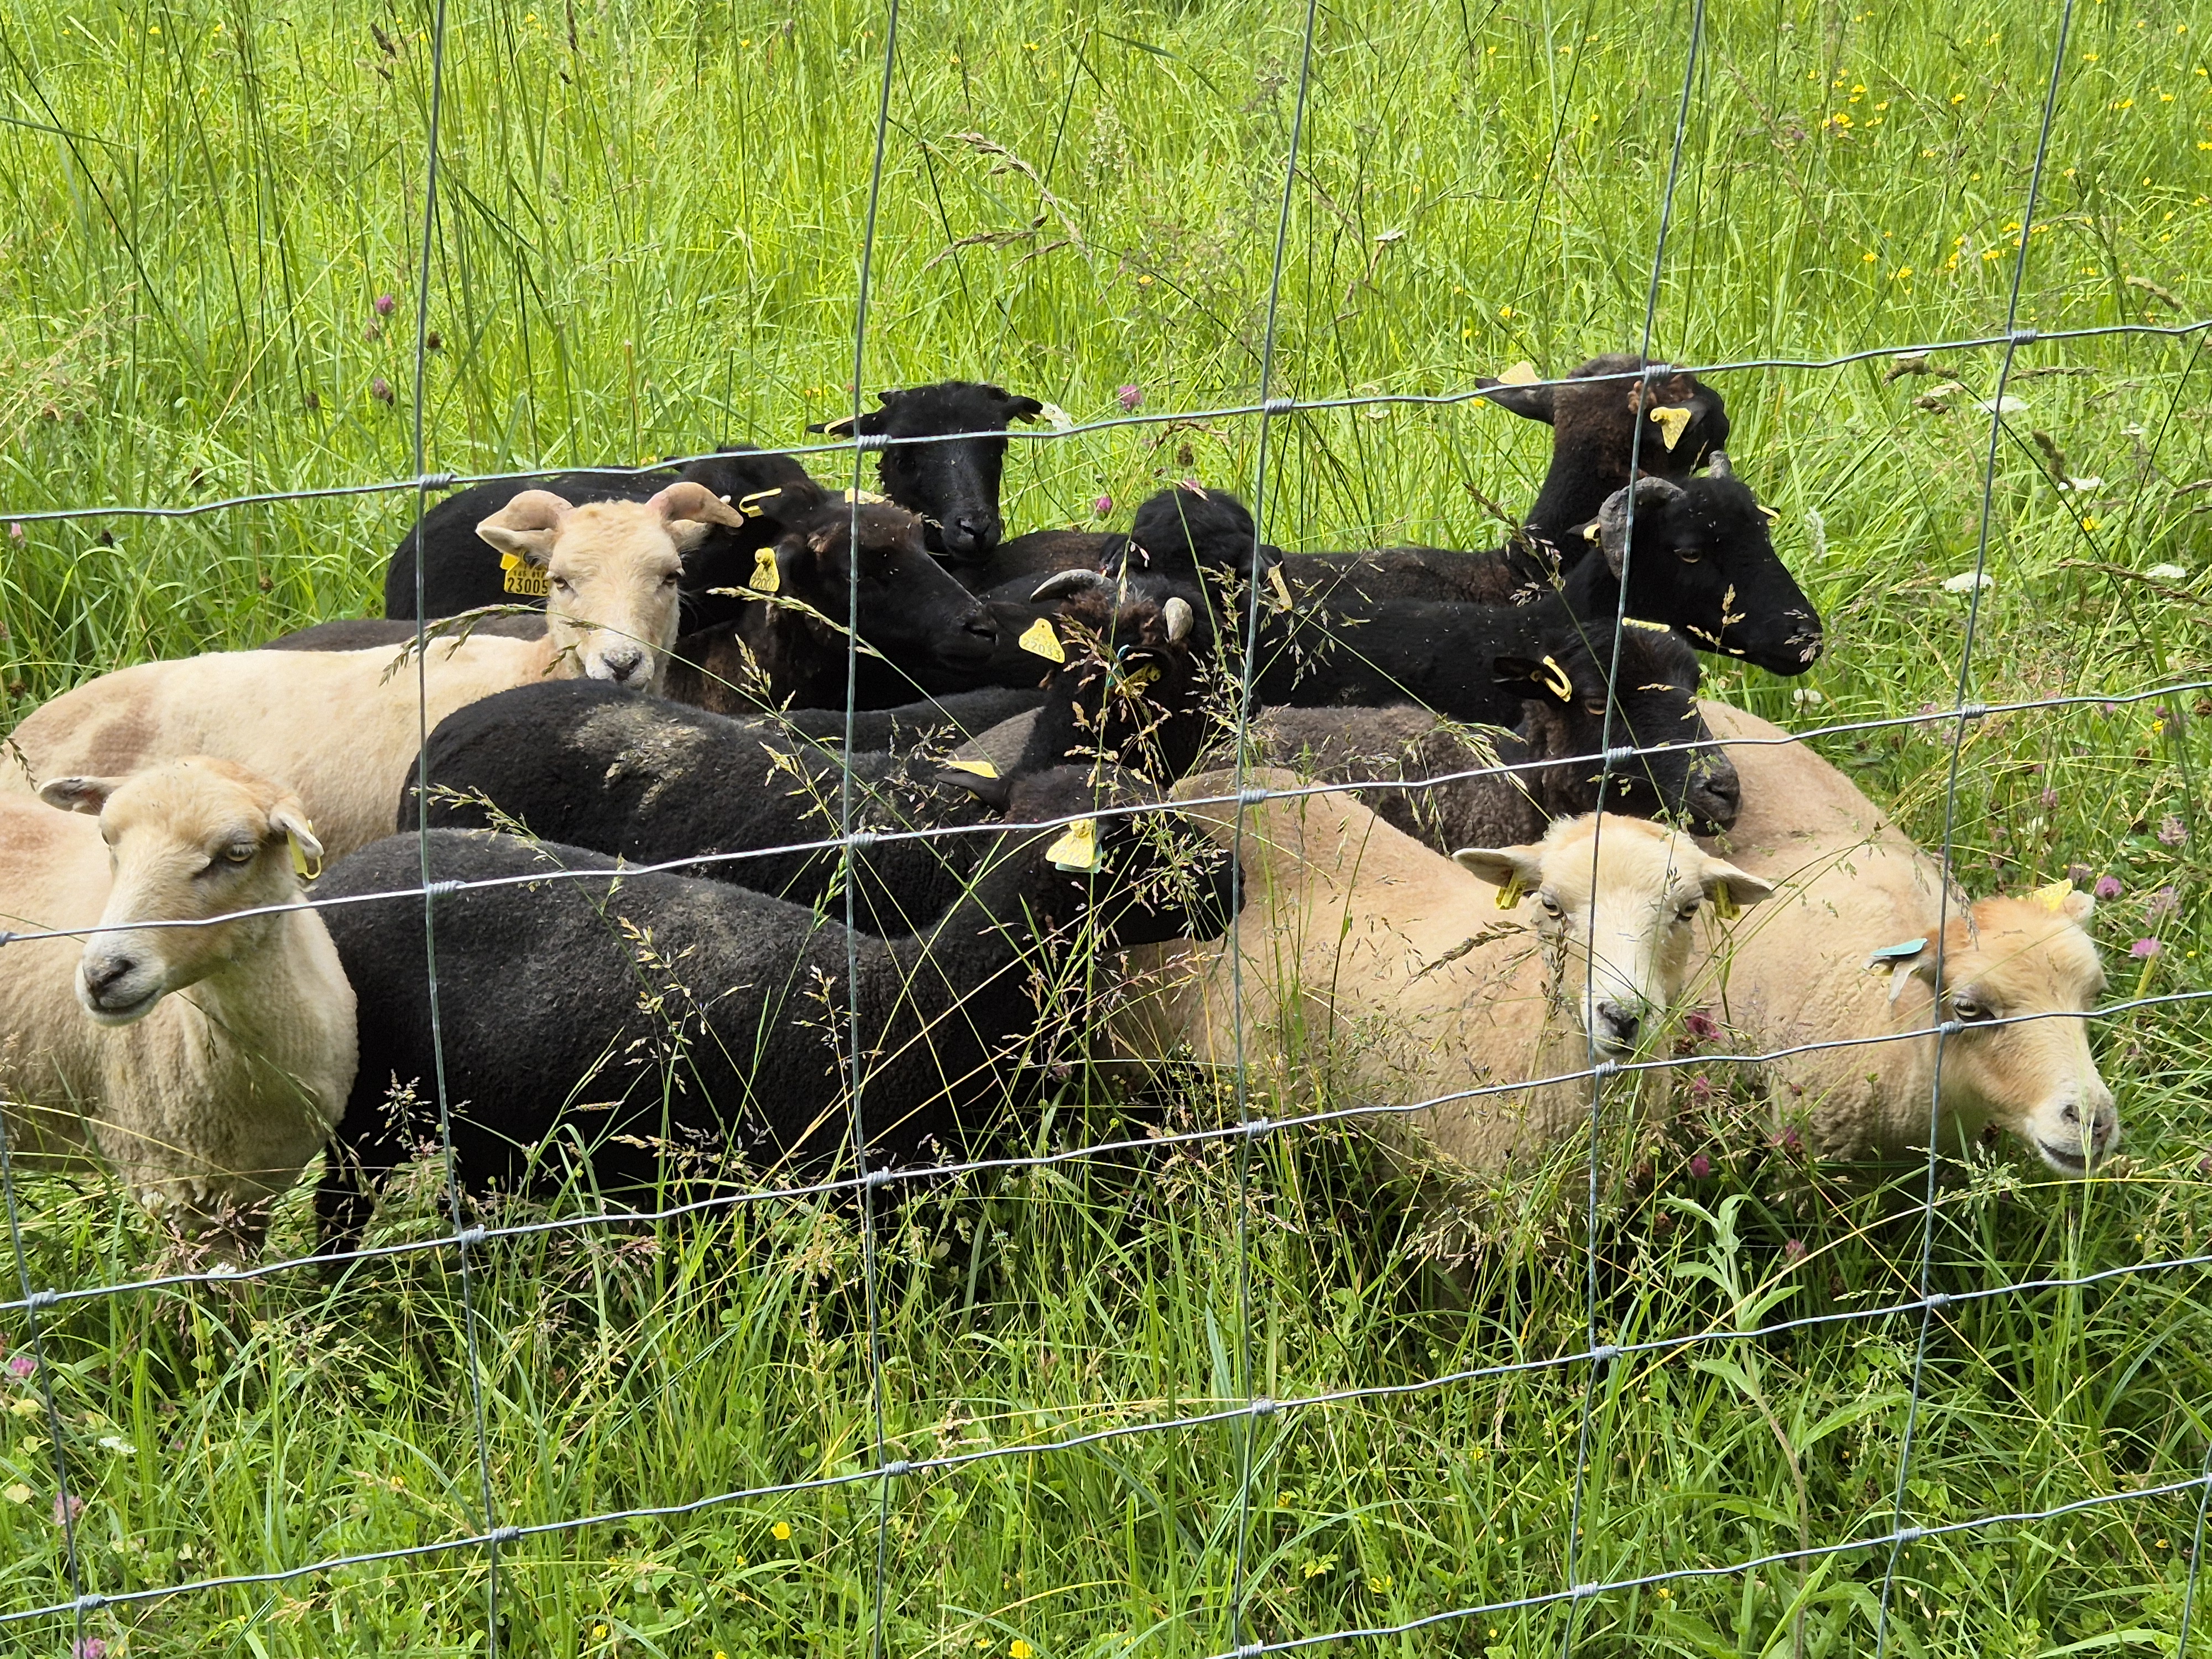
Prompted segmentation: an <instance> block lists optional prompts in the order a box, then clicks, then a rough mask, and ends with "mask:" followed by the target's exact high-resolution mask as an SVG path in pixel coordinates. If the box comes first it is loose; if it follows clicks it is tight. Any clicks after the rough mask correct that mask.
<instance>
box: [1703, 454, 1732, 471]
mask: <svg viewBox="0 0 2212 1659" xmlns="http://www.w3.org/2000/svg"><path fill="white" fill-rule="evenodd" d="M1705 459H1707V460H1708V461H1709V462H1710V463H1711V465H1712V472H1713V477H1716V478H1733V477H1735V468H1734V467H1733V466H1731V465H1729V458H1728V451H1726V450H1725V449H1716V450H1715V451H1713V453H1711V455H1709V456H1707V457H1706V458H1705Z"/></svg>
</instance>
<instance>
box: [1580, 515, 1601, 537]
mask: <svg viewBox="0 0 2212 1659" xmlns="http://www.w3.org/2000/svg"><path fill="white" fill-rule="evenodd" d="M1601 533H1603V532H1601V531H1600V530H1599V529H1598V527H1597V520H1595V519H1592V520H1590V521H1589V523H1588V524H1586V525H1584V526H1583V540H1584V541H1586V542H1594V541H1595V540H1596V539H1597V538H1598V537H1599V536H1600V535H1601Z"/></svg>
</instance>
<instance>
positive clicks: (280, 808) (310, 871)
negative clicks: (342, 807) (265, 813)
mask: <svg viewBox="0 0 2212 1659" xmlns="http://www.w3.org/2000/svg"><path fill="white" fill-rule="evenodd" d="M269 829H270V840H272V841H273V840H275V839H276V836H283V837H284V838H285V840H287V841H289V842H291V844H292V872H293V873H294V874H295V875H296V876H298V877H299V878H300V879H301V881H313V879H314V878H316V877H317V876H319V875H321V874H322V873H323V843H322V842H321V840H320V839H319V837H318V836H316V834H315V826H314V825H313V824H312V823H309V822H308V821H307V807H306V806H305V805H302V804H301V800H300V798H299V797H298V796H297V795H286V796H285V797H284V798H283V799H281V800H279V801H278V802H277V803H276V805H274V806H272V807H270V809H269Z"/></svg>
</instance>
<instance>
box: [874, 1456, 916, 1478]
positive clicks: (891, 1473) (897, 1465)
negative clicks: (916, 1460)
mask: <svg viewBox="0 0 2212 1659" xmlns="http://www.w3.org/2000/svg"><path fill="white" fill-rule="evenodd" d="M881 1473H882V1474H883V1475H884V1478H885V1479H886V1480H896V1479H897V1478H898V1477H899V1476H900V1475H902V1474H913V1473H914V1465H913V1464H911V1463H909V1462H907V1460H906V1459H905V1458H903V1457H898V1458H894V1459H892V1460H891V1461H890V1462H888V1463H886V1464H884V1467H883V1468H882V1470H881Z"/></svg>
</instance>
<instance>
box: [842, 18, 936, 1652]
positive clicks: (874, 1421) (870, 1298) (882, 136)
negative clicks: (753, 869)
mask: <svg viewBox="0 0 2212 1659" xmlns="http://www.w3.org/2000/svg"><path fill="white" fill-rule="evenodd" d="M898 21H899V0H884V70H883V78H882V81H881V83H880V84H879V85H878V88H877V90H876V131H875V147H874V149H873V151H872V155H871V156H870V159H869V163H868V205H867V219H866V223H865V224H864V225H863V226H862V228H861V232H860V293H859V295H858V297H857V299H856V301H855V302H854V313H853V404H852V413H853V424H852V428H851V430H852V434H853V439H854V443H853V474H852V477H853V483H852V492H851V498H850V501H849V505H850V507H851V509H852V510H851V511H850V512H849V513H848V514H847V515H846V520H845V525H846V560H845V562H846V566H847V580H846V589H845V741H844V744H843V747H842V752H841V753H840V754H839V755H838V757H837V834H838V836H839V839H840V840H842V842H844V846H845V859H844V873H845V1018H846V1024H847V1026H848V1031H847V1042H848V1049H847V1053H848V1058H847V1062H846V1064H847V1071H846V1075H847V1078H848V1083H849V1085H850V1088H849V1095H848V1100H849V1109H850V1111H851V1114H852V1129H851V1136H852V1146H853V1167H854V1174H855V1175H856V1176H858V1177H859V1180H860V1280H861V1291H860V1293H861V1297H862V1299H863V1301H864V1302H865V1304H866V1316H867V1324H868V1409H869V1415H870V1419H871V1425H870V1426H871V1431H872V1434H873V1437H874V1442H873V1443H874V1447H875V1466H876V1468H877V1469H878V1471H883V1470H884V1444H885V1440H886V1437H885V1434H884V1340H883V1315H882V1307H881V1287H880V1285H879V1284H878V1272H879V1269H880V1263H879V1262H878V1260H877V1254H876V1194H875V1185H874V1183H873V1182H871V1181H870V1180H869V1174H870V1171H869V1169H868V1126H867V1119H866V1114H865V1112H864V1111H863V1109H862V1107H861V1100H862V1097H863V1096H864V1094H865V1093H866V1082H867V1079H866V1073H865V1071H864V1069H863V1068H864V1066H865V1064H866V1054H865V1053H864V1051H863V1049H862V1047H861V1042H860V917H859V914H858V910H857V908H856V907H857V904H858V902H859V900H858V895H859V892H860V860H861V854H860V849H859V848H856V847H855V846H854V844H853V726H854V721H855V720H856V719H857V718H858V717H859V708H860V494H861V476H860V468H861V465H862V463H863V462H865V461H866V459H867V457H868V453H869V446H868V445H867V444H866V442H865V441H862V439H861V437H860V399H861V398H862V396H863V395H864V394H863V392H862V388H863V387H864V386H866V384H867V380H866V375H867V365H868V300H869V297H870V294H871V291H872V284H873V282H874V277H875V258H876V215H877V210H878V208H879V207H880V206H881V204H882V202H883V189H884V148H885V146H886V144H887V143H889V140H890V118H891V77H892V75H893V73H894V70H895V69H896V64H897V61H898ZM924 1040H925V1041H926V1040H927V1036H926V1034H925V1038H924ZM877 1480H878V1492H877V1501H876V1548H875V1565H874V1568H873V1571H872V1573H871V1575H870V1579H869V1583H870V1589H869V1595H868V1608H869V1611H868V1652H869V1655H870V1656H871V1659H881V1656H882V1654H883V1650H884V1584H885V1583H886V1582H887V1580H888V1577H889V1573H890V1562H889V1555H890V1532H891V1488H892V1486H893V1485H894V1484H895V1478H894V1477H893V1476H892V1475H891V1474H889V1473H887V1472H884V1473H879V1474H878V1477H877Z"/></svg>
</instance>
